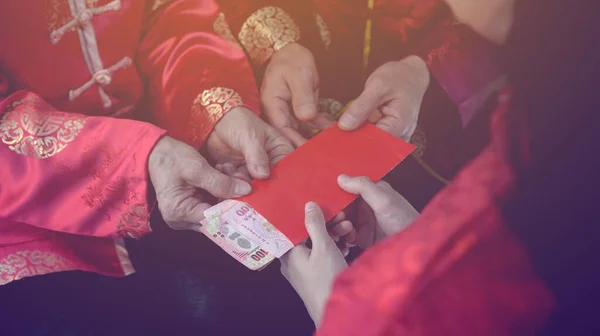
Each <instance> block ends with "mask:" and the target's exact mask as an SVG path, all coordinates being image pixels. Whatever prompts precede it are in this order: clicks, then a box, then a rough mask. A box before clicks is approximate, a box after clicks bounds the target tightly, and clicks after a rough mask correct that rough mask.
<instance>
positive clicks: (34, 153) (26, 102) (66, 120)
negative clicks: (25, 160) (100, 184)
mask: <svg viewBox="0 0 600 336" xmlns="http://www.w3.org/2000/svg"><path fill="white" fill-rule="evenodd" d="M40 105H42V102H41V101H40V100H39V99H37V98H34V97H28V98H25V99H23V100H20V101H16V102H13V103H12V104H9V105H8V106H7V107H6V108H5V109H4V114H3V115H2V118H1V119H0V140H2V142H3V143H4V144H5V145H8V148H9V149H10V150H12V151H14V152H15V153H17V154H20V155H24V156H30V157H35V158H38V159H47V158H49V157H52V156H54V155H56V154H58V153H60V152H61V151H62V150H63V149H65V148H66V147H67V145H68V144H69V143H71V142H72V141H73V140H75V138H76V137H77V136H78V135H79V133H80V132H81V130H82V129H83V127H84V125H85V122H86V117H85V116H82V115H77V114H72V113H62V112H57V111H53V110H50V109H49V108H46V109H44V108H40ZM44 110H47V111H44ZM40 111H44V112H40Z"/></svg>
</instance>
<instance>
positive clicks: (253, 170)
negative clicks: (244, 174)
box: [240, 138, 270, 179]
mask: <svg viewBox="0 0 600 336" xmlns="http://www.w3.org/2000/svg"><path fill="white" fill-rule="evenodd" d="M240 146H241V148H240V150H241V152H242V154H243V155H244V159H245V160H246V166H247V167H248V171H249V172H250V176H252V177H253V178H256V179H265V178H267V177H269V174H270V169H269V166H270V165H269V163H270V162H269V154H268V153H267V150H266V149H265V143H264V141H260V139H259V138H253V139H246V141H241V143H240Z"/></svg>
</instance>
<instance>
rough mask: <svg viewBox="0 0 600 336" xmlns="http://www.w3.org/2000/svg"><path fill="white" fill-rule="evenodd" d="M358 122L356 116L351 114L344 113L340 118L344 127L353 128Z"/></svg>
mask: <svg viewBox="0 0 600 336" xmlns="http://www.w3.org/2000/svg"><path fill="white" fill-rule="evenodd" d="M354 124H356V118H355V117H354V116H353V115H351V114H344V115H342V117H341V118H340V126H342V127H343V128H351V127H354Z"/></svg>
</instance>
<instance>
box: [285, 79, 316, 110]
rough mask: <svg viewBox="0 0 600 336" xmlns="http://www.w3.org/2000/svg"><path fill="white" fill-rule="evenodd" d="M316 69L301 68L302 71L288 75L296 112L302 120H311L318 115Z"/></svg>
mask: <svg viewBox="0 0 600 336" xmlns="http://www.w3.org/2000/svg"><path fill="white" fill-rule="evenodd" d="M315 72H316V70H315V69H306V68H301V70H300V73H299V74H296V75H295V76H291V77H288V78H289V79H288V81H287V83H288V86H289V88H290V91H291V94H292V107H293V108H294V114H295V116H296V118H297V119H298V120H300V121H311V120H313V119H314V118H316V117H317V96H316V94H315V92H316V90H315V87H316V85H315V84H316V83H317V82H318V81H317V80H315V78H316V75H315Z"/></svg>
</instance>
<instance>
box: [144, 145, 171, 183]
mask: <svg viewBox="0 0 600 336" xmlns="http://www.w3.org/2000/svg"><path fill="white" fill-rule="evenodd" d="M173 141H175V139H173V138H171V137H169V136H163V137H162V138H161V139H160V140H158V142H157V143H156V145H154V148H152V151H151V152H150V156H149V157H148V174H149V175H150V180H152V177H153V176H155V175H154V172H155V171H156V170H157V167H161V166H165V165H167V166H169V165H172V163H173V161H174V160H173V159H172V158H171V155H170V153H171V152H172V149H173Z"/></svg>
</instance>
